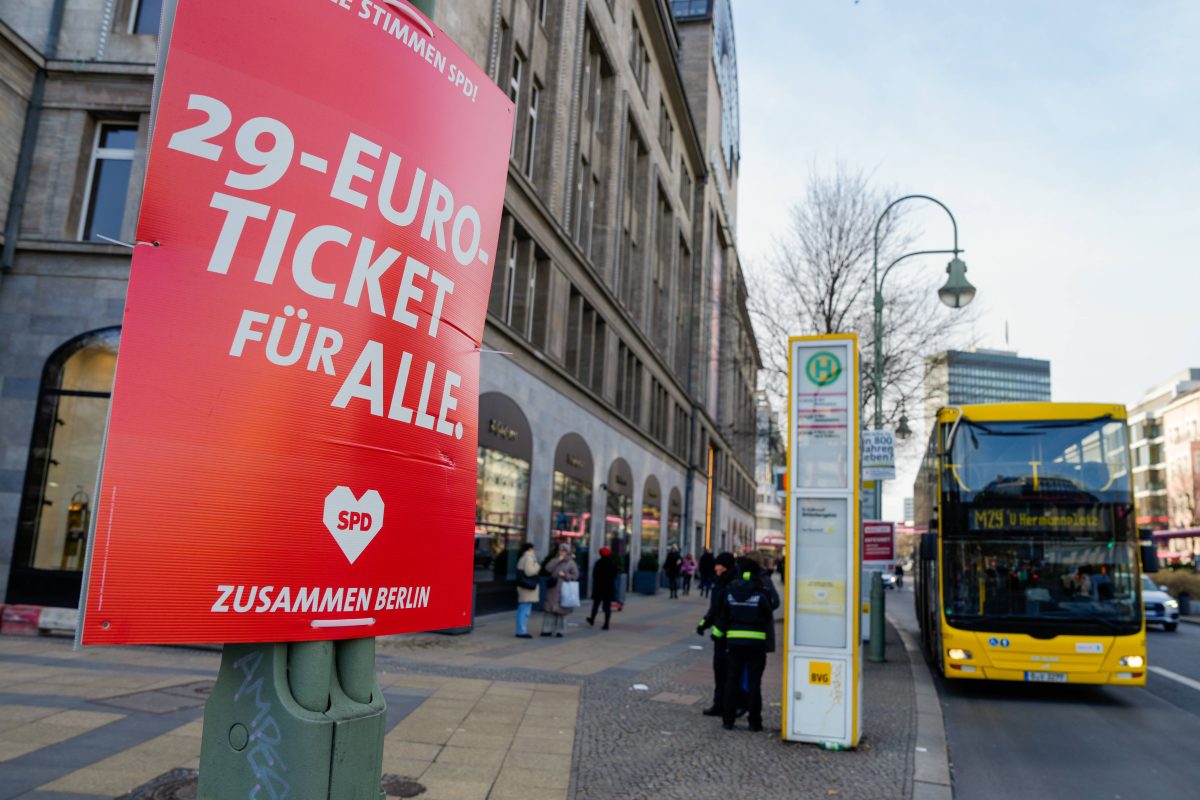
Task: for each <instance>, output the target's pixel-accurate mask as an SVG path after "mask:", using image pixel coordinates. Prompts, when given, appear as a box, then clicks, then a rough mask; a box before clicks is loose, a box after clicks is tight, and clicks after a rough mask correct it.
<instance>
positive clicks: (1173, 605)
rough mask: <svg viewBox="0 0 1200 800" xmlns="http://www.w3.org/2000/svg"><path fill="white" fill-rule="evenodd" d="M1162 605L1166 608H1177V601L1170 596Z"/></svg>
mask: <svg viewBox="0 0 1200 800" xmlns="http://www.w3.org/2000/svg"><path fill="white" fill-rule="evenodd" d="M1163 605H1164V606H1166V607H1167V608H1179V601H1178V600H1176V599H1175V598H1173V597H1172V598H1169V599H1168V600H1167V601H1166V602H1165V603H1163Z"/></svg>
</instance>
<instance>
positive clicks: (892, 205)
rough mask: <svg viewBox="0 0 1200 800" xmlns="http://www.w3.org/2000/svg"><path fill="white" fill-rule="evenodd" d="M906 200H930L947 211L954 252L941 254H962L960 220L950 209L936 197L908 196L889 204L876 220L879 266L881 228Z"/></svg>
mask: <svg viewBox="0 0 1200 800" xmlns="http://www.w3.org/2000/svg"><path fill="white" fill-rule="evenodd" d="M906 200H928V201H929V202H931V203H935V204H936V205H938V206H939V207H940V208H941V209H942V210H943V211H945V212H946V216H948V217H950V225H951V227H952V228H954V250H953V251H941V252H955V253H958V252H960V251H959V249H958V220H956V219H954V215H953V214H952V213H950V209H949V208H946V204H945V203H943V202H942V201H941V200H938V199H937V198H936V197H930V196H929V195H927V194H906V195H905V196H904V197H901V198H899V199H896V200H893V201H892V202H890V203H888V206H887V208H885V209H884V210H883V213H882V214H880V215H879V219H877V220H875V261H876V263H877V264H878V262H879V226H880V225H882V224H883V220H884V218H885V217H886V216H887V215H888V212H890V211H891V210H892V209H893V208H895V207H896V206H898V205H900V204H901V203H903V202H905V201H906Z"/></svg>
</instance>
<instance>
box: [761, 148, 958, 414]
mask: <svg viewBox="0 0 1200 800" xmlns="http://www.w3.org/2000/svg"><path fill="white" fill-rule="evenodd" d="M897 196H899V193H896V192H891V191H887V192H884V191H879V190H877V189H874V188H872V187H871V185H870V176H869V175H868V174H865V173H863V172H860V171H853V170H851V169H849V168H847V167H846V166H844V165H841V164H839V165H838V166H837V167H836V168H835V170H834V172H833V174H832V175H818V176H816V177H815V178H814V179H813V180H812V182H811V183H810V184H809V186H808V190H807V193H806V195H805V198H804V201H803V202H800V203H798V204H797V205H796V206H794V207H793V208H792V212H791V219H790V225H789V227H788V228H787V229H786V230H784V231H783V232H782V233H781V234H780V235H779V236H778V237H777V238H776V240H775V247H774V251H773V253H772V254H771V255H770V256H769V257H768V258H767V259H766V262H765V263H763V264H759V265H756V269H755V270H754V272H753V274H752V276H751V278H750V282H751V292H750V310H751V315H752V316H753V319H754V325H755V329H756V332H757V338H758V346H759V349H760V351H761V353H762V360H763V370H762V373H760V374H761V384H762V386H763V388H765V389H766V390H767V392H768V393H769V394H770V395H771V396H772V397H773V398H775V399H776V400H777V401H782V399H783V398H786V396H787V386H786V384H787V358H788V350H787V338H788V336H793V335H799V334H830V333H857V334H858V337H859V339H858V340H859V348H860V351H861V356H860V357H861V360H860V365H861V372H860V374H861V376H862V381H861V382H862V386H861V392H860V399H861V403H862V408H863V409H864V423H866V422H871V421H873V415H867V414H866V410H867V409H870V408H872V407H873V405H874V402H875V399H874V386H873V381H872V375H873V372H874V368H875V367H874V346H875V341H874V305H873V300H874V298H873V294H874V283H873V277H872V256H873V252H874V234H875V223H876V220H878V219H879V215H880V213H881V212H882V211H883V209H884V208H886V207H887V204H888V203H889V202H890V201H891V200H892V199H894V198H895V197H897ZM912 206H917V204H916V203H913V204H912ZM911 210H912V207H910V206H900V207H897V208H894V209H893V210H892V211H891V212H890V213H889V214H888V215H887V217H885V218H884V219H883V221H882V223H881V224H880V226H879V247H880V251H879V268H880V271H881V274H882V270H883V269H884V268H885V267H886V266H887V265H888V264H890V263H891V262H892V260H893V259H895V258H896V257H898V256H899V255H901V254H903V253H906V252H909V251H911V250H914V249H936V248H937V247H939V245H937V244H932V245H931V244H930V243H929V242H926V241H925V240H924V239H922V241H921V242H920V243H919V244H920V246H919V247H918V246H917V244H918V243H917V242H916V238H917V235H916V232H915V231H914V230H913V229H912V227H911V225H909V224H908V223H907V221H906V214H908V213H909V212H910V211H911ZM898 270H900V271H899V272H897V273H893V274H892V275H891V276H889V278H888V281H887V282H886V283H885V284H884V288H883V298H884V309H883V393H884V418H885V425H887V424H890V423H893V422H894V421H895V420H897V419H898V418H899V416H900V413H901V410H902V409H907V413H908V414H909V415H910V416H913V417H918V416H920V415H921V413H922V411H923V405H924V399H925V397H924V394H923V393H922V392H923V383H924V377H925V361H924V359H925V356H928V355H932V354H933V353H935V352H937V351H939V350H943V349H946V348H948V347H954V346H959V345H961V344H962V342H963V341H964V340H965V338H966V336H965V334H966V332H967V331H968V330H969V329H970V320H971V317H969V316H967V315H966V314H964V313H963V312H961V311H960V312H955V311H951V310H950V309H947V308H945V307H944V306H942V304H941V303H940V302H939V301H938V299H937V296H936V294H937V293H936V287H937V286H939V285H940V284H941V282H942V281H943V280H944V276H943V275H942V273H941V271H939V270H934V269H931V268H929V267H925V268H920V266H919V265H917V264H904V265H901V266H900V267H898Z"/></svg>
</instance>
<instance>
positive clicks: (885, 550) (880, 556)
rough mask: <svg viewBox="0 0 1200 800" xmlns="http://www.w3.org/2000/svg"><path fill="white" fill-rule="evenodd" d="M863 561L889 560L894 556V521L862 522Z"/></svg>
mask: <svg viewBox="0 0 1200 800" xmlns="http://www.w3.org/2000/svg"><path fill="white" fill-rule="evenodd" d="M862 535H863V555H862V560H863V561H891V560H892V559H893V558H895V557H896V552H895V542H896V525H895V523H894V522H864V523H863V524H862Z"/></svg>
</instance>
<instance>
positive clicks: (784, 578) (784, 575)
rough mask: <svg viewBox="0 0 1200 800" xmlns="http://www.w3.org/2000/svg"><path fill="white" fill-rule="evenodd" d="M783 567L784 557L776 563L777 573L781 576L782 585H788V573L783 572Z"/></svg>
mask: <svg viewBox="0 0 1200 800" xmlns="http://www.w3.org/2000/svg"><path fill="white" fill-rule="evenodd" d="M783 567H784V557H783V556H780V557H779V560H778V561H776V562H775V572H776V573H778V575H779V582H780V583H787V573H786V572H784V571H783Z"/></svg>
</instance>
